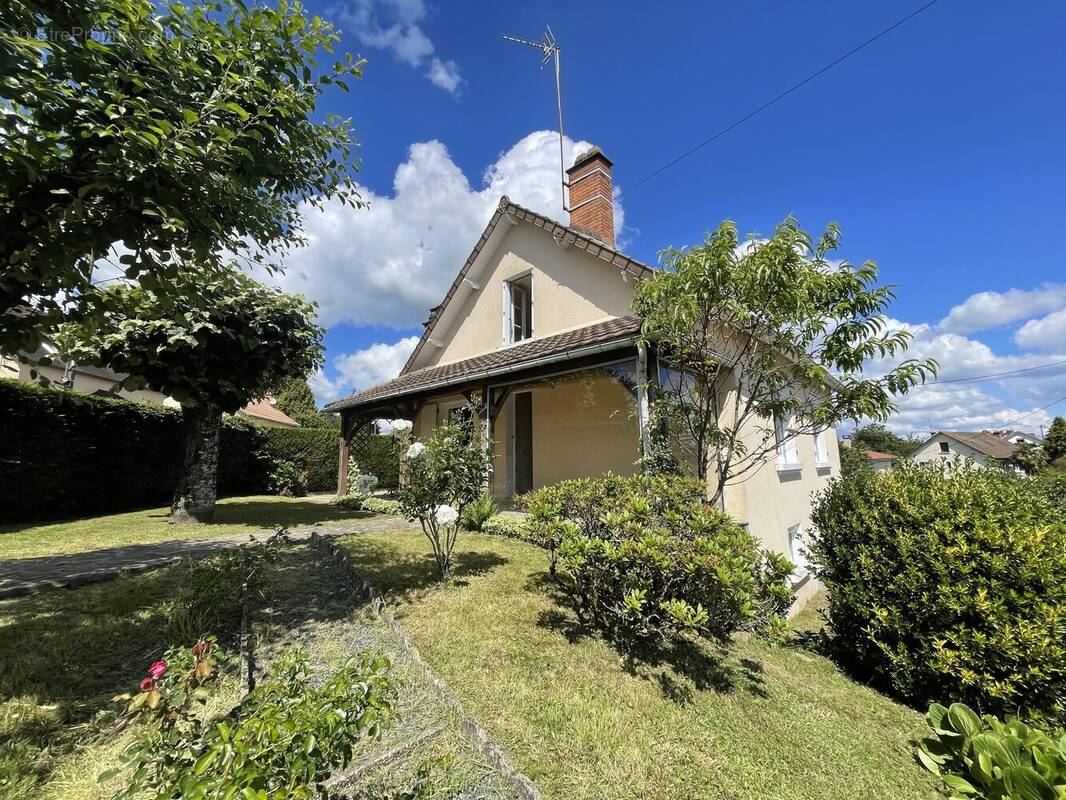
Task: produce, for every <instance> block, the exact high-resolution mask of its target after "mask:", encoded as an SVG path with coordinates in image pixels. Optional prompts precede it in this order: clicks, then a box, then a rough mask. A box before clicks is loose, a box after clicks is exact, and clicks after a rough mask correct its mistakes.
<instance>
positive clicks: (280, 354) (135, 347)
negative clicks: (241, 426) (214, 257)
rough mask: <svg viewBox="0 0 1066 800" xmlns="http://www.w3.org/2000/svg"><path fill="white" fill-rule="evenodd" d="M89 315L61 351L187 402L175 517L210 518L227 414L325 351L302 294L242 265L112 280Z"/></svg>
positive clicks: (71, 328) (65, 336)
mask: <svg viewBox="0 0 1066 800" xmlns="http://www.w3.org/2000/svg"><path fill="white" fill-rule="evenodd" d="M81 305H82V307H83V308H85V307H87V306H88V308H87V313H86V314H85V315H84V316H83V317H82V318H81V319H80V320H78V321H75V322H71V323H68V324H67V325H65V326H64V328H63V330H62V332H61V335H60V337H59V341H60V345H61V347H62V349H63V350H64V352H65V354H66V355H68V356H69V357H70V358H73V359H74V360H75V361H77V362H79V363H83V364H96V365H99V366H106V367H110V368H111V369H113V370H115V371H116V372H121V373H126V375H127V377H126V378H125V379H123V381H122V383H121V385H122V386H123V387H124V388H127V389H136V388H142V387H145V386H150V387H152V388H153V389H156V390H158V391H160V392H164V393H165V394H169V395H171V396H172V397H174V398H175V399H176V400H178V401H179V402H180V403H181V411H182V416H183V418H184V423H185V445H184V452H183V456H182V469H181V476H180V479H179V481H178V486H177V489H176V491H175V492H174V502H173V505H172V506H171V512H170V521H171V522H193V521H197V522H208V521H210V520H211V518H212V516H213V514H214V507H215V499H216V494H217V475H216V468H217V466H218V445H219V428H220V425H221V422H222V413H223V412H228V413H234V412H236V411H237V410H238V409H240V408H241V407H242V406H244V405H245V404H246V403H248V402H249V401H250V400H253V399H255V398H257V397H262V396H263V395H264V394H266V392H267V391H268V390H269V389H270V387H271V386H274V385H275V384H277V382H278V381H279V380H281V379H282V378H283V377H284V376H286V375H289V374H297V375H306V374H307V373H308V372H310V371H311V370H312V369H314V368H315V367H316V366H317V365H318V364H319V363H320V361H321V358H322V329H321V328H320V327H319V326H318V325H317V324H316V323H315V321H314V319H315V317H314V306H313V305H312V304H309V303H307V302H306V301H305V300H304V299H303V298H302V297H296V296H292V295H288V294H285V293H284V292H282V291H280V290H279V289H272V288H268V287H266V286H263V285H262V284H259V283H257V282H255V281H254V280H252V279H251V278H249V277H248V276H246V275H244V274H243V273H241V272H239V271H237V270H236V269H229V270H222V271H219V270H214V269H211V270H205V269H197V268H194V267H192V266H189V267H188V268H186V269H185V270H184V271H182V272H180V273H178V275H177V276H176V277H175V280H174V282H173V283H171V284H170V285H169V286H167V287H166V288H165V290H163V289H156V288H154V287H150V286H148V285H140V286H114V287H111V288H109V289H106V290H104V291H101V292H98V293H94V294H92V295H88V296H85V297H83V298H82V299H81Z"/></svg>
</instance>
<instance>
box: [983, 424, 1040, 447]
mask: <svg viewBox="0 0 1066 800" xmlns="http://www.w3.org/2000/svg"><path fill="white" fill-rule="evenodd" d="M984 433H991V434H992V435H993V436H998V437H999V438H1000V439H1003V440H1004V441H1007V442H1010V443H1011V444H1022V443H1023V442H1024V443H1025V444H1031V445H1034V446H1038V445H1040V443H1041V440H1040V439H1039V438H1037V437H1036V436H1034V435H1033V434H1031V433H1026V432H1025V431H1016V430H1012V429H1010V428H1008V429H1007V430H1000V431H984Z"/></svg>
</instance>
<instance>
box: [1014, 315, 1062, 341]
mask: <svg viewBox="0 0 1066 800" xmlns="http://www.w3.org/2000/svg"><path fill="white" fill-rule="evenodd" d="M1014 341H1015V342H1016V343H1017V344H1018V345H1019V346H1020V347H1029V348H1032V349H1034V350H1043V351H1047V352H1052V351H1055V350H1058V351H1059V352H1062V351H1063V350H1066V308H1063V309H1062V310H1060V311H1056V312H1054V313H1053V314H1048V315H1047V316H1046V317H1043V318H1041V319H1031V320H1029V321H1028V322H1027V323H1025V324H1024V325H1022V327H1021V328H1019V329H1018V332H1017V333H1015V334H1014Z"/></svg>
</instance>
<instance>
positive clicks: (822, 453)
mask: <svg viewBox="0 0 1066 800" xmlns="http://www.w3.org/2000/svg"><path fill="white" fill-rule="evenodd" d="M826 435H827V433H826V431H820V432H819V433H816V434H814V461H815V463H816V464H817V465H818V466H819V467H828V466H829V445H828V444H827V443H826V440H825V437H826Z"/></svg>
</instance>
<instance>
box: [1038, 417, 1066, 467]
mask: <svg viewBox="0 0 1066 800" xmlns="http://www.w3.org/2000/svg"><path fill="white" fill-rule="evenodd" d="M1043 447H1044V454H1045V455H1046V456H1047V458H1048V461H1051V462H1056V461H1058V460H1059V459H1061V458H1062V457H1063V456H1066V419H1063V418H1062V417H1055V419H1053V420H1052V421H1051V427H1050V428H1048V429H1047V436H1045V437H1044V442H1043Z"/></svg>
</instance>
